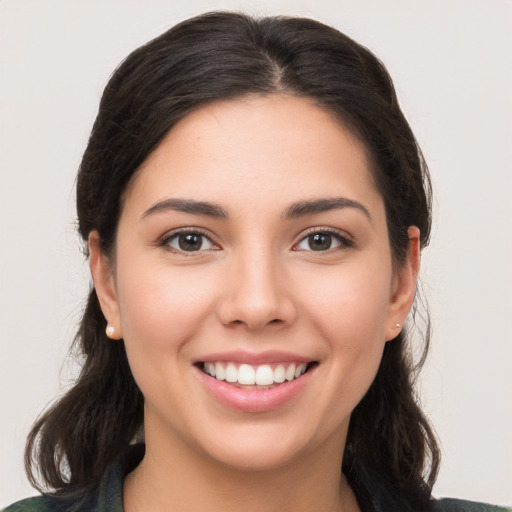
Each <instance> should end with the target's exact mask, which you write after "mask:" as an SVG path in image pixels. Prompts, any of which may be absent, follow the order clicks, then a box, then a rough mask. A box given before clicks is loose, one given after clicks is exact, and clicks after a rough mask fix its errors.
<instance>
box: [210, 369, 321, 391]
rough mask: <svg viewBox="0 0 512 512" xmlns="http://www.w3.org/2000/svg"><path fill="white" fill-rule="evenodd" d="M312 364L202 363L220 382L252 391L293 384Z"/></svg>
mask: <svg viewBox="0 0 512 512" xmlns="http://www.w3.org/2000/svg"><path fill="white" fill-rule="evenodd" d="M311 364H312V363H310V364H308V363H273V364H261V365H250V364H237V363H234V362H229V363H224V362H206V363H202V368H201V369H202V370H203V372H204V373H206V374H207V375H210V376H211V377H214V378H215V379H216V380H219V381H226V382H229V383H231V384H234V385H239V386H251V388H252V389H269V387H270V386H274V385H276V384H282V383H283V382H291V381H293V380H295V379H298V378H299V377H301V376H302V375H303V374H304V373H305V372H306V371H307V369H308V367H310V365H311Z"/></svg>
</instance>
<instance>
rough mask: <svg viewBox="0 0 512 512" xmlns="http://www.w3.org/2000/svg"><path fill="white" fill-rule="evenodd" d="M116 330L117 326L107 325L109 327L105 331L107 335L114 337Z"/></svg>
mask: <svg viewBox="0 0 512 512" xmlns="http://www.w3.org/2000/svg"><path fill="white" fill-rule="evenodd" d="M115 331H116V328H115V327H114V326H113V325H107V328H106V329H105V332H106V333H107V336H108V337H109V338H112V336H114V332H115Z"/></svg>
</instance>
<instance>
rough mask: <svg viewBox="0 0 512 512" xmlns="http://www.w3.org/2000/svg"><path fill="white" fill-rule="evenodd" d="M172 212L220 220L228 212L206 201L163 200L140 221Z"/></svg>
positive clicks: (226, 216)
mask: <svg viewBox="0 0 512 512" xmlns="http://www.w3.org/2000/svg"><path fill="white" fill-rule="evenodd" d="M168 210H174V211H177V212H183V213H192V214H195V215H207V216H209V217H217V218H220V219H227V218H228V212H227V211H226V210H225V209H224V208H222V206H219V205H217V204H215V203H210V202H208V201H195V200H193V199H165V200H163V201H158V202H157V203H155V204H154V205H153V206H151V208H149V209H148V210H146V211H145V212H144V213H143V214H142V217H141V218H142V219H145V218H146V217H149V216H150V215H154V214H156V213H162V212H166V211H168Z"/></svg>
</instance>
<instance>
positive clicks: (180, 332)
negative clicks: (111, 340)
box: [118, 264, 215, 355]
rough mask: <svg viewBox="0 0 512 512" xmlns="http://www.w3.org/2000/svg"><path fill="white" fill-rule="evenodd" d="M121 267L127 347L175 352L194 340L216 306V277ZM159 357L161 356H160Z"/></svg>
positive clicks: (189, 271) (160, 267) (188, 270)
mask: <svg viewBox="0 0 512 512" xmlns="http://www.w3.org/2000/svg"><path fill="white" fill-rule="evenodd" d="M139 269H144V270H139V272H133V271H132V272H130V268H126V269H123V268H122V267H121V268H119V276H120V279H119V280H118V281H119V283H122V286H120V287H119V289H118V297H119V306H120V315H121V326H122V330H123V337H124V339H125V342H126V343H127V345H128V346H138V347H139V348H140V349H141V350H142V349H143V350H144V351H147V352H152V351H153V352H159V351H168V350H169V348H170V347H172V348H174V349H175V350H174V351H173V352H172V353H173V354H176V350H179V349H180V347H181V346H182V345H183V344H185V342H186V341H187V340H189V339H190V338H192V337H193V335H194V334H195V333H196V332H197V330H198V329H199V328H200V326H201V325H202V324H203V323H204V320H205V318H206V317H208V315H209V313H210V311H211V305H212V303H214V290H215V276H214V275H212V273H211V272H208V271H205V269H198V268H192V267H188V268H187V267H185V268H181V269H180V268H179V267H178V268H176V267H174V268H173V267H171V266H170V265H165V264H163V265H155V264H153V265H147V266H143V265H140V266H139ZM157 355H158V354H157Z"/></svg>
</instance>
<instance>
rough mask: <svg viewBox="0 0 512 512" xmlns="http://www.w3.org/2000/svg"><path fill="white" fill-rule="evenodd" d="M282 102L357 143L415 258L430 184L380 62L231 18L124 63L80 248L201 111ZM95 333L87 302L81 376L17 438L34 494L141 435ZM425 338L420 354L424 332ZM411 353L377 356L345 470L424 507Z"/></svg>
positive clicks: (93, 148)
mask: <svg viewBox="0 0 512 512" xmlns="http://www.w3.org/2000/svg"><path fill="white" fill-rule="evenodd" d="M280 93H286V94H291V95H295V96H299V97H306V98H311V99H313V100H314V101H315V102H316V104H318V105H319V106H320V107H322V108H324V109H326V110H327V111H329V112H331V113H333V114H335V115H336V116H337V117H338V119H339V120H340V121H341V122H342V123H343V124H344V125H346V126H347V127H348V128H349V129H350V130H351V131H352V132H353V133H354V134H355V135H356V136H357V137H358V138H359V139H360V140H361V141H362V142H363V144H364V146H365V147H366V149H367V151H368V154H369V155H370V157H371V161H372V172H373V174H374V177H375V180H376V183H377V186H378V188H379V190H380V192H381V194H382V196H383V198H384V202H385V208H386V215H387V223H388V230H389V241H390V246H391V251H392V254H393V258H394V261H395V263H396V264H398V265H399V264H401V263H403V261H404V258H405V256H406V254H407V248H408V243H409V240H408V234H407V229H408V227H409V226H411V225H415V226H417V227H418V228H419V229H420V232H421V246H422V247H424V246H425V245H426V244H427V243H428V240H429V236H430V223H431V215H430V202H431V198H430V182H429V175H428V171H427V167H426V165H425V162H424V159H423V157H422V154H421V151H420V149H419V147H418V144H417V143H416V140H415V138H414V135H413V133H412V131H411V129H410V127H409V125H408V123H407V121H406V119H405V118H404V116H403V114H402V112H401V110H400V107H399V105H398V101H397V97H396V94H395V91H394V88H393V84H392V81H391V79H390V77H389V75H388V73H387V71H386V69H385V68H384V66H383V65H382V63H381V62H380V61H379V60H378V59H377V58H376V57H375V56H374V55H373V54H372V53H371V52H370V51H369V50H367V49H366V48H364V47H363V46H361V45H359V44H357V43H356V42H354V41H353V40H351V39H350V38H349V37H347V36H345V35H344V34H342V33H340V32H339V31H337V30H335V29H333V28H331V27H328V26H326V25H323V24H321V23H319V22H317V21H313V20H310V19H302V18H288V17H268V18H261V19H253V18H251V17H249V16H246V15H244V14H238V13H230V12H219V13H210V14H205V15H202V16H198V17H196V18H193V19H190V20H187V21H184V22H182V23H180V24H178V25H177V26H175V27H174V28H172V29H170V30H169V31H167V32H165V33H164V34H162V35H161V36H159V37H157V38H156V39H154V40H153V41H150V42H149V43H147V44H146V45H144V46H142V47H140V48H138V49H137V50H135V51H134V52H133V53H132V54H131V55H130V56H129V57H128V58H127V59H126V60H125V61H124V62H123V63H122V64H121V65H120V67H119V68H118V69H117V70H116V72H115V73H114V75H113V76H112V78H111V79H110V81H109V83H108V85H107V86H106V88H105V91H104V94H103V98H102V100H101V103H100V108H99V112H98V116H97V118H96V121H95V123H94V127H93V130H92V133H91V137H90V139H89V143H88V146H87V149H86V151H85V154H84V156H83V160H82V163H81V165H80V169H79V173H78V179H77V210H78V219H79V230H80V234H81V236H82V237H83V239H84V240H87V237H88V235H89V233H90V232H91V231H92V230H97V231H98V233H99V235H100V244H101V247H102V250H103V251H105V252H106V253H108V252H109V251H110V250H111V249H112V246H113V243H114V241H115V236H116V229H117V225H118V220H119V216H120V211H121V208H122V200H123V192H124V191H125V189H126V187H127V185H128V183H129V182H130V180H131V179H132V178H133V176H134V174H135V173H136V172H137V169H138V168H139V166H140V165H141V164H142V162H144V160H145V159H146V158H147V157H148V155H150V154H151V152H152V151H153V150H154V149H155V148H156V147H157V145H158V144H159V143H160V141H161V140H162V138H163V137H164V136H165V135H166V134H167V133H168V132H169V130H170V129H171V128H172V127H173V126H174V125H175V124H176V123H177V122H178V121H179V120H180V119H182V118H183V117H185V116H186V115H188V114H189V113H190V112H192V111H193V110H194V109H197V108H199V107H201V106H203V105H205V104H206V103H208V102H213V101H217V100H221V99H236V98H239V97H242V96H246V95H250V94H252V95H270V94H280ZM105 326H106V321H105V319H104V317H103V315H102V312H101V309H100V307H99V303H98V299H97V296H96V293H95V291H94V289H93V290H91V292H90V296H89V299H88V303H87V306H86V308H85V312H84V316H83V320H82V322H81V326H80V329H79V331H78V334H77V337H76V340H75V341H76V343H77V344H78V346H79V348H80V351H81V353H82V355H83V357H84V364H83V368H82V371H81V374H80V376H79V378H78V379H77V381H76V383H75V385H74V386H73V387H72V388H71V389H70V390H69V391H68V392H67V393H66V394H65V395H64V396H63V397H62V398H60V400H59V401H57V403H56V404H55V405H53V407H51V408H50V409H49V410H48V411H47V412H46V413H45V414H44V415H43V416H42V417H41V418H40V419H39V420H38V421H37V422H36V424H35V425H34V427H33V429H32V431H31V433H30V436H29V438H28V442H27V449H26V455H25V457H26V466H27V472H28V475H29V478H30V479H31V481H32V483H33V485H35V486H36V487H37V486H38V483H37V482H38V480H40V481H41V482H42V485H41V487H38V488H39V489H43V488H45V487H46V488H50V489H53V490H58V491H61V492H62V491H66V492H68V491H73V490H76V489H84V488H85V487H87V486H90V485H94V484H95V483H97V482H98V480H99V479H100V478H101V476H102V474H103V473H104V471H105V469H106V468H107V466H108V465H109V464H110V463H111V462H112V461H113V460H114V459H115V458H116V457H117V456H118V454H119V453H120V452H122V451H123V450H124V449H125V448H126V446H127V445H128V444H129V443H130V442H132V441H133V439H134V438H135V436H136V435H137V433H138V432H139V431H140V430H141V428H142V423H143V396H142V394H141V392H140V390H139V389H138V387H137V385H136V383H135V381H134V379H133V376H132V374H131V371H130V368H129V366H128V361H127V358H126V353H125V350H124V346H123V344H122V343H112V342H111V341H109V340H108V338H107V337H106V335H105ZM425 338H426V340H425V347H424V348H425V353H426V350H427V348H428V339H429V337H428V329H427V333H426V336H425ZM409 352H410V350H409V348H408V345H407V341H406V331H405V330H404V331H402V332H401V333H400V334H399V335H398V336H397V338H396V339H394V340H393V341H392V342H390V343H386V346H385V350H384V354H383V359H382V362H381V365H380V368H379V370H378V373H377V376H376V378H375V380H374V382H373V384H372V385H371V387H370V389H369V391H368V392H367V393H366V395H365V397H364V398H363V399H362V401H361V402H360V403H359V404H358V406H357V407H356V409H355V410H354V411H353V414H352V418H351V422H350V428H349V434H348V439H347V450H346V454H345V458H344V466H345V467H348V466H350V467H352V466H354V465H357V466H358V467H360V468H361V469H360V470H359V471H360V472H364V471H367V472H368V473H367V474H379V475H385V478H386V480H387V481H388V482H389V483H390V484H391V485H392V486H394V487H395V488H396V489H399V490H400V492H402V493H403V495H404V496H408V497H409V498H408V499H410V502H411V503H412V502H413V501H414V500H419V501H418V502H421V501H424V500H427V499H428V498H429V497H430V490H431V487H432V485H433V483H434V480H435V477H436V474H437V469H438V464H439V450H438V447H437V444H436V440H435V437H434V435H433V432H432V430H431V428H430V426H429V424H428V421H427V420H426V418H425V416H424V415H423V413H422V412H421V409H420V407H419V406H418V403H417V399H416V396H415V394H414V389H413V384H414V378H415V376H416V370H417V367H414V366H413V362H412V360H411V357H410V355H409ZM422 362H423V359H422V360H421V361H420V366H421V363H422ZM354 461H356V462H354ZM349 469H350V468H349ZM363 476H364V475H363ZM363 476H361V478H363ZM383 478H384V477H383Z"/></svg>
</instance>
